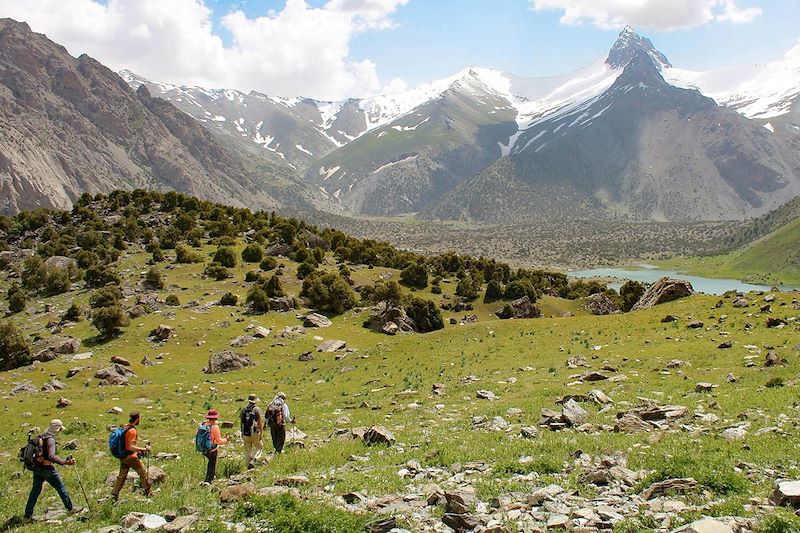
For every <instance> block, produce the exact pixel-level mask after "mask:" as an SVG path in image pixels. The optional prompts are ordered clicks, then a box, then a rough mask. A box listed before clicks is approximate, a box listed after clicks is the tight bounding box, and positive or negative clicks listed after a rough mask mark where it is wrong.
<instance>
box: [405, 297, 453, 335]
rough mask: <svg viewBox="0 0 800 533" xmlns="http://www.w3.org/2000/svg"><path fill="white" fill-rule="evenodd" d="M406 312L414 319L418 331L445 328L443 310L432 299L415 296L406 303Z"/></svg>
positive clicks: (423, 331)
mask: <svg viewBox="0 0 800 533" xmlns="http://www.w3.org/2000/svg"><path fill="white" fill-rule="evenodd" d="M405 310H406V314H408V317H409V318H410V319H411V320H413V321H414V324H416V326H417V331H419V332H420V333H427V332H429V331H436V330H437V329H442V328H444V320H443V319H442V312H441V311H440V310H439V308H438V307H437V306H436V304H435V303H433V302H432V301H431V300H425V299H423V298H418V297H416V296H413V297H411V298H410V299H409V301H408V303H406V305H405Z"/></svg>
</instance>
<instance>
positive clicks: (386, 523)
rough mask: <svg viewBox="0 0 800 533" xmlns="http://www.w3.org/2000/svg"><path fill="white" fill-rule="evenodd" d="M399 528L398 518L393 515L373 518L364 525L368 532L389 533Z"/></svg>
mask: <svg viewBox="0 0 800 533" xmlns="http://www.w3.org/2000/svg"><path fill="white" fill-rule="evenodd" d="M396 529H397V519H396V518H395V517H393V516H390V517H388V518H379V519H377V520H373V521H372V522H369V523H368V524H367V525H365V526H364V531H365V532H366V533H389V532H390V531H393V530H396Z"/></svg>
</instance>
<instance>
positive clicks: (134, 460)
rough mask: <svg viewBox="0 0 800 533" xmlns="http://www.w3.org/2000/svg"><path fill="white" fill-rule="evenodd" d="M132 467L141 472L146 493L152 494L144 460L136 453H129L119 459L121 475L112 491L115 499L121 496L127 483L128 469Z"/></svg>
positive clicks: (141, 480) (140, 479)
mask: <svg viewBox="0 0 800 533" xmlns="http://www.w3.org/2000/svg"><path fill="white" fill-rule="evenodd" d="M131 468H133V469H134V470H135V471H136V473H137V474H139V481H140V482H141V484H142V488H143V489H144V493H145V494H146V495H148V496H149V495H150V479H149V478H148V476H147V470H146V469H145V467H144V465H143V464H142V460H141V459H139V458H138V457H137V456H135V455H129V456H128V457H126V458H125V459H120V460H119V475H118V476H117V481H116V482H115V483H114V492H112V493H111V495H112V496H113V498H114V499H115V500H116V499H117V498H119V493H120V491H121V490H122V486H123V485H125V480H126V479H128V471H129V470H130V469H131Z"/></svg>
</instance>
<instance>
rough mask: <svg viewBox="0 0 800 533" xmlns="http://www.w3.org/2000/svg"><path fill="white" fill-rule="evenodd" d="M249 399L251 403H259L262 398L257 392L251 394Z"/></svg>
mask: <svg viewBox="0 0 800 533" xmlns="http://www.w3.org/2000/svg"><path fill="white" fill-rule="evenodd" d="M247 401H248V402H250V403H258V402H260V401H261V400H260V399H259V398H258V396H256V395H255V394H251V395H250V396H248V397H247Z"/></svg>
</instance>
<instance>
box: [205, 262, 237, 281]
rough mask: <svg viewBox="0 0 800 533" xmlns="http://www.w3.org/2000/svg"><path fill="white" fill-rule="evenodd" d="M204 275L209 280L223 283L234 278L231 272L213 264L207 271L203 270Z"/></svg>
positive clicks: (217, 264)
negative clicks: (224, 280)
mask: <svg viewBox="0 0 800 533" xmlns="http://www.w3.org/2000/svg"><path fill="white" fill-rule="evenodd" d="M203 275H204V276H205V277H207V278H212V279H215V280H217V281H222V280H223V279H228V278H230V277H231V276H232V274H231V271H230V270H228V269H227V268H225V267H224V266H222V265H220V264H219V263H211V264H210V265H208V266H207V267H206V268H205V270H203Z"/></svg>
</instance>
